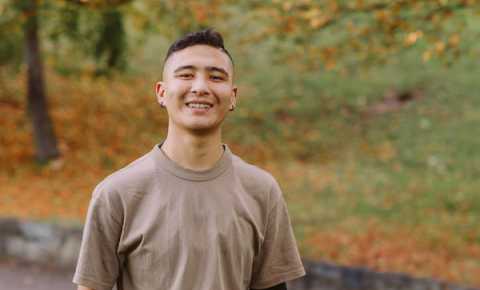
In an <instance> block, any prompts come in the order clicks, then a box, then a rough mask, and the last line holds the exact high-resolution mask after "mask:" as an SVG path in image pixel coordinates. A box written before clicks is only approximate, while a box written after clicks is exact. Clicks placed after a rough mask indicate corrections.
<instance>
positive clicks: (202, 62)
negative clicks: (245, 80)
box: [155, 45, 237, 133]
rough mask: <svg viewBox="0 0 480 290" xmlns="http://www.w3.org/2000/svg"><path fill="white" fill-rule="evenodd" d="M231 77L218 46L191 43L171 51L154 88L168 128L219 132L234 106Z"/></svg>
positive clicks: (234, 94) (229, 63) (230, 67)
mask: <svg viewBox="0 0 480 290" xmlns="http://www.w3.org/2000/svg"><path fill="white" fill-rule="evenodd" d="M232 77H233V67H232V63H231V61H230V59H229V57H228V56H227V55H226V54H225V53H224V52H222V51H221V50H220V49H218V48H215V47H211V46H208V45H194V46H190V47H187V48H185V49H182V50H180V51H177V52H175V53H174V54H172V55H171V56H170V57H169V58H168V60H167V61H166V63H165V67H164V71H163V81H162V82H158V83H157V84H156V88H155V89H156V93H157V100H158V102H159V103H163V104H164V105H165V107H166V109H167V111H168V116H169V127H170V126H173V127H174V129H179V130H182V131H188V132H190V133H206V132H215V131H219V130H220V126H221V124H222V122H223V120H224V119H225V117H226V115H227V113H228V111H229V109H230V108H231V107H232V106H235V101H236V92H237V89H236V87H235V86H234V85H233V79H232Z"/></svg>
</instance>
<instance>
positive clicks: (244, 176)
mask: <svg viewBox="0 0 480 290" xmlns="http://www.w3.org/2000/svg"><path fill="white" fill-rule="evenodd" d="M232 163H233V167H234V171H235V175H236V177H237V178H238V180H239V181H240V183H241V184H242V186H243V187H244V188H246V189H247V191H249V192H252V191H253V192H258V193H260V194H262V195H264V196H265V197H266V198H267V199H268V200H270V201H275V200H277V199H279V198H281V197H282V192H281V190H280V186H279V184H278V182H277V180H276V179H275V177H273V175H272V174H271V173H270V172H268V171H266V170H265V169H262V168H260V167H258V166H256V165H253V164H250V163H248V162H246V161H244V160H243V159H241V158H240V157H238V156H237V155H233V157H232Z"/></svg>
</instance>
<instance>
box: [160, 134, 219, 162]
mask: <svg viewBox="0 0 480 290" xmlns="http://www.w3.org/2000/svg"><path fill="white" fill-rule="evenodd" d="M162 150H163V151H164V152H165V154H166V155H167V156H168V158H170V159H171V160H173V161H174V162H175V163H177V164H178V165H180V166H182V167H183V168H187V169H190V170H195V171H204V170H208V169H210V168H212V167H213V166H214V165H215V163H216V162H217V161H218V160H219V159H220V158H221V156H222V154H223V147H222V142H221V132H220V131H218V132H216V133H215V134H213V135H209V134H206V135H192V134H179V132H178V130H171V128H170V127H169V130H168V134H167V138H166V139H165V141H164V142H163V144H162Z"/></svg>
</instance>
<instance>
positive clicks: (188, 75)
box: [177, 73, 193, 79]
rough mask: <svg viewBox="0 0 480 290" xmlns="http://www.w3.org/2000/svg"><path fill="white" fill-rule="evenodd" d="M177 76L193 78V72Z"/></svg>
mask: <svg viewBox="0 0 480 290" xmlns="http://www.w3.org/2000/svg"><path fill="white" fill-rule="evenodd" d="M177 77H179V78H182V79H191V78H193V74H192V73H182V74H178V75H177Z"/></svg>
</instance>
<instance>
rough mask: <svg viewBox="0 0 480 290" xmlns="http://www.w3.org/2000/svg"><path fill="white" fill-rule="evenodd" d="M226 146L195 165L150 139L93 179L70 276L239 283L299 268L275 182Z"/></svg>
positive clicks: (269, 282)
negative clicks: (207, 164) (210, 160)
mask: <svg viewBox="0 0 480 290" xmlns="http://www.w3.org/2000/svg"><path fill="white" fill-rule="evenodd" d="M224 149H225V150H224V153H223V155H222V157H221V159H220V160H219V161H218V162H217V163H216V165H215V166H214V167H213V168H212V169H209V170H206V171H201V172H199V171H192V170H188V169H185V168H183V167H180V166H179V165H177V164H176V163H175V162H173V161H172V160H170V159H169V158H168V157H167V156H166V155H165V154H164V153H163V151H162V150H161V149H160V148H159V146H158V145H156V146H155V147H154V148H153V149H152V150H151V151H150V152H149V153H147V154H146V155H144V156H142V157H141V158H139V159H137V160H135V161H134V162H132V163H131V164H129V165H128V166H126V167H124V168H122V169H120V170H118V171H116V172H115V173H113V174H111V175H110V176H108V177H107V178H105V179H104V180H103V181H102V182H101V183H100V184H99V185H97V187H96V188H95V190H94V192H93V195H92V200H91V202H90V205H89V209H88V214H87V219H86V223H85V227H84V232H83V240H82V246H81V249H80V255H79V259H78V264H77V268H76V272H75V275H74V277H73V282H74V283H76V284H79V285H83V286H87V287H89V288H93V289H95V290H107V289H109V290H110V289H112V287H113V285H114V284H117V287H118V289H119V290H137V289H145V290H246V289H249V288H253V289H263V288H269V287H272V286H274V285H276V284H279V283H282V282H285V281H288V280H292V279H295V278H298V277H301V276H303V275H305V271H304V268H303V265H302V262H301V260H300V256H299V253H298V249H297V245H296V242H295V237H294V235H293V232H292V227H291V224H290V219H289V216H288V212H287V207H286V204H285V201H284V199H283V197H282V193H281V191H280V188H279V186H278V184H277V182H276V181H275V179H274V178H273V177H272V176H271V175H270V174H269V173H267V172H266V171H264V170H262V169H259V168H258V167H255V166H253V165H250V164H248V163H246V162H244V161H242V160H241V159H240V158H239V157H238V156H236V155H234V154H232V152H231V151H230V149H229V148H228V146H226V145H224Z"/></svg>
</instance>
